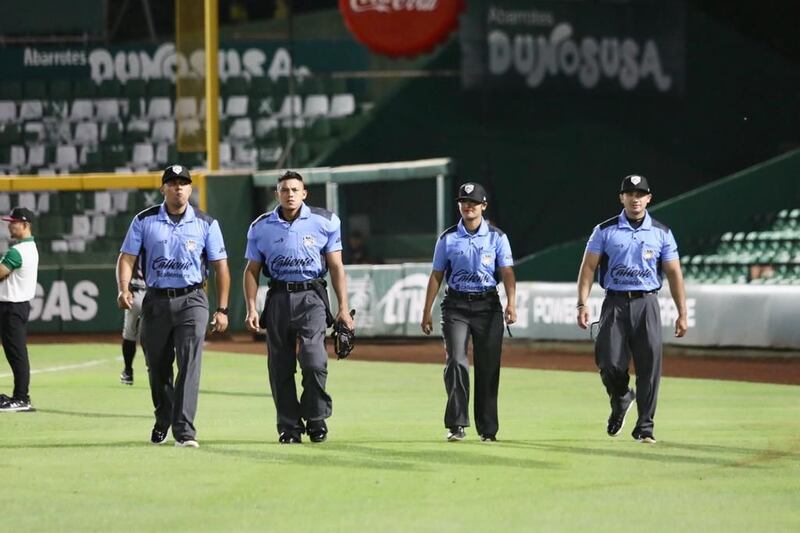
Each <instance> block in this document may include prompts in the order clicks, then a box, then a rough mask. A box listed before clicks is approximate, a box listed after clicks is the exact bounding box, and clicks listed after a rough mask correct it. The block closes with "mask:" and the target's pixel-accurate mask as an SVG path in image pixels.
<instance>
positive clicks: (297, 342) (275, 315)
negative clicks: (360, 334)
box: [261, 289, 333, 433]
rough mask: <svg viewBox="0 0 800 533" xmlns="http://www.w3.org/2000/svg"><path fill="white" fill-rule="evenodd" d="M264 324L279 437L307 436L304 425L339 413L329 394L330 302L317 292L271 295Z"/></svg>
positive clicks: (264, 316) (277, 293)
mask: <svg viewBox="0 0 800 533" xmlns="http://www.w3.org/2000/svg"><path fill="white" fill-rule="evenodd" d="M261 323H262V325H263V326H264V327H265V328H266V330H267V354H268V357H267V366H268V369H269V384H270V387H271V389H272V399H273V401H274V402H275V409H276V410H277V422H278V423H277V426H278V433H281V432H284V431H287V432H297V433H302V432H304V431H305V424H304V423H303V421H304V420H305V422H306V423H307V422H310V421H320V420H325V419H326V418H328V417H330V416H331V414H332V412H333V401H332V400H331V397H330V395H328V393H327V392H325V384H326V382H327V379H328V352H326V351H325V330H326V328H327V324H326V321H325V302H323V301H322V299H321V298H320V296H319V295H318V294H317V293H316V292H315V291H313V290H305V291H299V292H288V291H286V290H281V289H270V291H269V293H267V301H266V303H265V304H264V313H263V315H262V320H261ZM298 346H299V351H298ZM298 362H299V363H300V371H301V372H302V374H303V392H302V394H301V396H300V401H298V400H297V387H296V386H295V380H294V376H295V373H296V372H297V363H298Z"/></svg>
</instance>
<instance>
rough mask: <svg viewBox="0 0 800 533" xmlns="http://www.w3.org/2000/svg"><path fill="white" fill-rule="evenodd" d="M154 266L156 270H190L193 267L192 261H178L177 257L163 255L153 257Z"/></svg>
mask: <svg viewBox="0 0 800 533" xmlns="http://www.w3.org/2000/svg"><path fill="white" fill-rule="evenodd" d="M152 266H153V269H154V270H189V269H190V268H192V262H191V261H178V260H177V259H169V258H167V257H164V256H161V257H156V258H155V259H153V263H152Z"/></svg>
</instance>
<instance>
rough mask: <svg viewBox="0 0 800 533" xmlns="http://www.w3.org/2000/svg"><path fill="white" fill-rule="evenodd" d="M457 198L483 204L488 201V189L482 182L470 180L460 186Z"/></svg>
mask: <svg viewBox="0 0 800 533" xmlns="http://www.w3.org/2000/svg"><path fill="white" fill-rule="evenodd" d="M456 200H472V201H473V202H478V203H479V204H482V203H484V202H486V201H487V200H486V189H484V188H483V185H481V184H480V183H475V182H469V183H465V184H464V185H462V186H461V187H459V188H458V197H457V198H456Z"/></svg>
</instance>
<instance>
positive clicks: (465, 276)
mask: <svg viewBox="0 0 800 533" xmlns="http://www.w3.org/2000/svg"><path fill="white" fill-rule="evenodd" d="M450 280H451V281H452V282H453V283H479V284H483V283H487V284H494V278H493V277H492V276H490V275H488V274H485V273H483V272H470V271H468V270H464V269H462V270H458V271H456V273H455V274H453V275H452V276H451V278H450Z"/></svg>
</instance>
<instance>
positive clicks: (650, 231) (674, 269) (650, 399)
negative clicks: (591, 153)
mask: <svg viewBox="0 0 800 533" xmlns="http://www.w3.org/2000/svg"><path fill="white" fill-rule="evenodd" d="M651 199H652V195H651V193H650V185H649V184H648V183H647V179H646V178H645V177H644V176H640V175H637V174H633V175H630V176H626V177H625V178H624V179H623V180H622V184H621V185H620V190H619V201H620V203H621V204H622V205H623V210H622V212H621V213H620V214H618V215H616V216H614V217H611V218H609V219H608V220H606V221H605V222H602V223H600V224H598V225H597V226H595V228H594V231H593V232H592V236H591V237H589V242H588V243H587V245H586V252H585V253H584V255H583V262H582V263H581V268H580V274H579V276H578V306H577V308H578V314H577V315H578V316H577V321H578V326H580V327H581V328H583V329H586V328H587V327H589V308H588V307H587V305H586V304H587V300H588V298H589V292H590V290H591V288H592V282H593V279H594V275H595V271H597V270H598V267H599V271H598V273H597V280H598V282H599V283H600V286H601V287H603V288H604V289H605V290H606V297H605V299H604V300H603V307H602V310H601V314H600V328H599V331H598V333H597V341H596V343H595V360H596V362H597V366H598V368H599V369H600V377H601V379H602V380H603V385H605V387H606V392H607V393H608V396H609V399H610V402H611V414H610V415H609V417H608V426H607V429H606V430H607V433H608V435H609V436H611V437H616V436H617V435H618V434H619V432H620V431H621V430H622V426H623V424H624V423H625V415H626V414H627V413H628V410H629V409H630V408H631V406H632V405H633V402H634V401H636V406H637V410H638V419H637V421H636V426H635V427H634V429H633V432H632V435H633V438H634V439H636V440H637V441H639V442H643V443H647V444H654V443H655V442H656V439H655V436H654V434H653V426H654V422H653V418H654V417H655V413H656V401H657V399H658V387H659V383H660V381H661V308H660V306H659V303H658V291H659V290H660V289H661V285H662V272H663V273H665V274H666V275H667V279H668V280H669V288H670V292H671V293H672V299H673V300H674V301H675V305H676V306H677V308H678V319H677V320H676V321H675V336H676V337H683V336H684V335H685V334H686V330H687V329H688V321H687V316H686V292H685V290H684V286H683V275H682V273H681V263H680V258H679V256H678V245H677V243H676V242H675V238H674V237H673V236H672V231H670V229H669V228H668V227H667V226H665V225H664V224H662V223H661V222H659V221H657V220H656V219H654V218H652V217H651V216H650V214H649V213H648V212H647V206H648V204H649V203H650V200H651ZM631 357H633V364H634V366H635V368H636V390H635V391H634V390H633V389H631V388H629V387H628V383H629V381H630V376H629V375H628V365H629V363H630V360H631Z"/></svg>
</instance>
